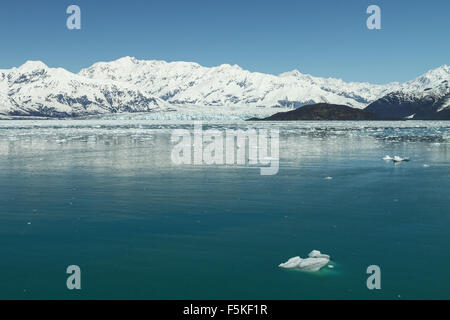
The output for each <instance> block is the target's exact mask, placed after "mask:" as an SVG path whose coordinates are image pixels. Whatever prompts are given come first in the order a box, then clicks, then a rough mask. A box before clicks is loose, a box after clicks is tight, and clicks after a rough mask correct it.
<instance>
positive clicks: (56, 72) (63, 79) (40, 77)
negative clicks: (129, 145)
mask: <svg viewBox="0 0 450 320" xmlns="http://www.w3.org/2000/svg"><path fill="white" fill-rule="evenodd" d="M161 108H167V103H165V102H164V101H162V100H161V99H158V98H155V97H153V96H151V95H149V94H148V93H146V92H143V91H141V90H139V89H138V88H136V87H135V86H133V85H131V84H126V83H120V82H114V81H98V80H92V79H88V78H83V77H80V76H78V75H76V74H73V73H71V72H69V71H66V70H64V69H62V68H49V67H47V66H46V65H45V64H44V63H42V62H40V61H28V62H26V63H25V64H23V65H22V66H20V67H19V68H13V69H10V70H0V113H2V114H9V115H31V116H49V117H67V116H81V115H90V114H102V113H114V112H126V111H128V112H144V111H152V110H160V109H161Z"/></svg>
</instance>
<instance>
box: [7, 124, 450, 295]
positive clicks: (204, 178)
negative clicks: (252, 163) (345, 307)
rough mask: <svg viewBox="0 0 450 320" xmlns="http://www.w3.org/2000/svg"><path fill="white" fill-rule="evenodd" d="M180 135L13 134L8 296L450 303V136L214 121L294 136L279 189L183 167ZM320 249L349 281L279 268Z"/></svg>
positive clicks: (157, 131) (254, 177) (97, 130)
mask: <svg viewBox="0 0 450 320" xmlns="http://www.w3.org/2000/svg"><path fill="white" fill-rule="evenodd" d="M177 128H188V129H189V128H192V126H191V125H189V124H181V123H165V124H164V123H156V122H150V121H136V120H135V121H123V120H103V121H101V120H83V121H2V122H0V298H2V299H12V298H19V299H36V298H51V299H60V298H61V299H66V298H69V299H70V298H74V299H78V298H95V299H109V298H113V299H115V298H124V299H244V298H253V299H419V298H425V299H431V298H444V299H448V298H450V250H449V246H450V232H449V230H450V197H449V191H450V165H449V164H450V123H448V122H299V123H238V124H230V123H228V124H227V123H225V124H220V123H209V124H205V128H215V129H219V130H223V129H226V128H241V129H244V130H245V129H248V128H278V129H279V130H280V170H279V173H278V174H277V175H274V176H261V175H260V173H259V169H257V168H255V167H249V166H194V165H184V166H177V165H174V164H172V162H171V158H170V154H171V150H172V146H173V144H172V143H171V141H170V135H171V133H172V130H173V129H177ZM387 154H389V155H391V156H393V155H399V156H404V157H410V158H411V161H410V162H407V163H400V164H398V165H394V164H393V163H390V162H386V161H383V160H381V158H382V157H384V156H385V155H387ZM424 165H426V166H424ZM326 177H332V178H333V179H332V180H330V179H325V178H326ZM313 249H317V250H320V251H322V252H324V253H327V254H329V255H331V257H332V260H333V264H334V265H335V268H334V269H323V270H321V271H320V272H318V273H314V274H311V273H304V272H299V271H287V270H283V269H280V268H278V264H280V263H281V262H284V261H286V260H287V259H288V258H290V257H293V256H297V255H300V256H306V255H307V254H308V253H309V252H310V251H311V250H313ZM73 264H75V265H79V266H80V267H81V270H82V290H81V291H69V290H68V289H67V288H66V279H67V276H68V275H67V274H66V268H67V266H69V265H73ZM370 265H378V266H380V268H381V283H382V289H381V290H378V291H369V290H368V289H367V287H366V279H367V277H368V275H367V274H366V269H367V267H368V266H370Z"/></svg>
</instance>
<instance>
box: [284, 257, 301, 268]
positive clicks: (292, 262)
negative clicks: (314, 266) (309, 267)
mask: <svg viewBox="0 0 450 320" xmlns="http://www.w3.org/2000/svg"><path fill="white" fill-rule="evenodd" d="M302 260H303V259H302V258H300V257H293V258H290V259H289V260H288V261H286V262H285V263H282V264H280V265H279V267H280V268H285V269H294V268H297V267H298V265H299V264H300V262H302Z"/></svg>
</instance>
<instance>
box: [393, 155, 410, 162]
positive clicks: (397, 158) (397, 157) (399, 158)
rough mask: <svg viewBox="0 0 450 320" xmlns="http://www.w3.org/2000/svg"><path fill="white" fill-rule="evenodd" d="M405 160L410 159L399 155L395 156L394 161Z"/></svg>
mask: <svg viewBox="0 0 450 320" xmlns="http://www.w3.org/2000/svg"><path fill="white" fill-rule="evenodd" d="M403 161H409V159H408V158H402V157H399V156H395V157H394V162H403Z"/></svg>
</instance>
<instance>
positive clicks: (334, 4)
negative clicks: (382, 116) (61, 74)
mask: <svg viewBox="0 0 450 320" xmlns="http://www.w3.org/2000/svg"><path fill="white" fill-rule="evenodd" d="M70 4H77V5H79V6H80V8H81V10H82V29H81V30H79V31H70V30H68V29H67V28H66V19H67V17H68V15H67V14H66V8H67V7H68V6H69V5H70ZM370 4H377V5H379V6H380V7H381V9H382V30H379V31H371V30H368V29H367V28H366V20H367V17H368V15H367V14H366V9H367V7H368V6H369V5H370ZM0 36H1V42H0V43H1V47H0V68H10V67H13V66H19V65H21V64H22V63H23V62H25V61H26V60H42V61H44V62H45V63H46V64H47V65H49V66H51V67H64V68H66V69H68V70H70V71H73V72H78V71H79V69H81V68H83V67H87V66H89V65H91V64H92V63H94V62H97V61H110V60H114V59H117V58H120V57H123V56H134V57H136V58H139V59H162V60H168V61H174V60H184V61H195V62H198V63H200V64H202V65H206V66H214V65H219V64H222V63H229V64H238V65H240V66H241V67H243V68H245V69H249V70H251V71H260V72H266V73H274V74H278V73H281V72H285V71H290V70H292V69H298V70H300V71H301V72H303V73H309V74H313V75H316V76H325V77H328V76H331V77H340V78H343V79H345V80H353V81H369V82H374V83H384V82H389V81H404V80H409V79H412V78H414V77H416V76H418V75H419V74H422V73H424V72H426V71H427V70H429V69H432V68H436V67H438V66H440V65H443V64H450V41H449V39H450V37H449V36H450V1H448V0H428V1H423V0H414V1H411V0H370V1H368V0H345V1H344V0H342V1H338V0H314V1H313V0H309V1H303V0H277V1H275V0H272V1H265V0H240V1H237V0H227V1H225V0H222V1H217V0H190V1H187V0H182V1H180V0H164V1H161V0H158V1H153V0H124V1H119V0H71V1H66V0H53V1H51V0H14V1H2V2H1V4H0Z"/></svg>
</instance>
